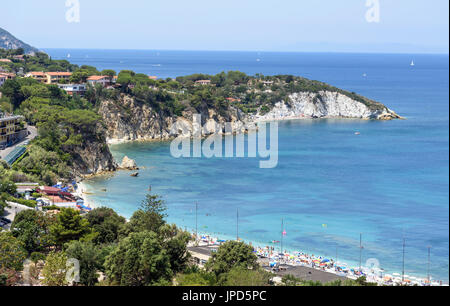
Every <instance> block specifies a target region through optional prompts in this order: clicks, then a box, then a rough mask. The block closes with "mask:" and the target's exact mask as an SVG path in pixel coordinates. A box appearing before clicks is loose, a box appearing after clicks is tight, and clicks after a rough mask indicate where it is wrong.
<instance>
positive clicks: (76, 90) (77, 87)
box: [58, 84, 86, 96]
mask: <svg viewBox="0 0 450 306" xmlns="http://www.w3.org/2000/svg"><path fill="white" fill-rule="evenodd" d="M58 88H59V89H62V90H64V91H66V92H67V93H68V94H69V95H71V96H73V95H74V94H77V95H79V96H84V94H85V93H86V85H84V84H58Z"/></svg>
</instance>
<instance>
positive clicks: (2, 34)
mask: <svg viewBox="0 0 450 306" xmlns="http://www.w3.org/2000/svg"><path fill="white" fill-rule="evenodd" d="M0 48H1V49H19V48H22V49H23V50H24V51H25V53H26V54H30V53H37V52H39V50H38V49H37V48H35V47H32V46H30V45H29V44H26V43H24V42H23V41H21V40H20V39H17V38H16V37H15V36H14V35H12V34H11V33H9V32H8V31H6V30H4V29H2V28H0Z"/></svg>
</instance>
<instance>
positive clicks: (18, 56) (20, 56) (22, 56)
mask: <svg viewBox="0 0 450 306" xmlns="http://www.w3.org/2000/svg"><path fill="white" fill-rule="evenodd" d="M24 57H25V55H24V54H22V55H13V59H15V60H18V61H24V60H25V59H24Z"/></svg>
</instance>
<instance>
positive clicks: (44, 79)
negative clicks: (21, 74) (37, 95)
mask: <svg viewBox="0 0 450 306" xmlns="http://www.w3.org/2000/svg"><path fill="white" fill-rule="evenodd" d="M71 76H72V73H71V72H42V71H33V72H29V73H27V74H26V75H25V77H27V78H33V79H35V80H36V81H39V82H41V83H45V84H58V83H63V81H64V82H68V81H69V79H70V77H71Z"/></svg>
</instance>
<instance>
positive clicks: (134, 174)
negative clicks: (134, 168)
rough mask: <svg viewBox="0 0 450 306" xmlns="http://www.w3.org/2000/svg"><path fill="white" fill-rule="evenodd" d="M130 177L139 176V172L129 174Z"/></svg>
mask: <svg viewBox="0 0 450 306" xmlns="http://www.w3.org/2000/svg"><path fill="white" fill-rule="evenodd" d="M131 176H132V177H138V176H139V172H135V173H133V174H131Z"/></svg>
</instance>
